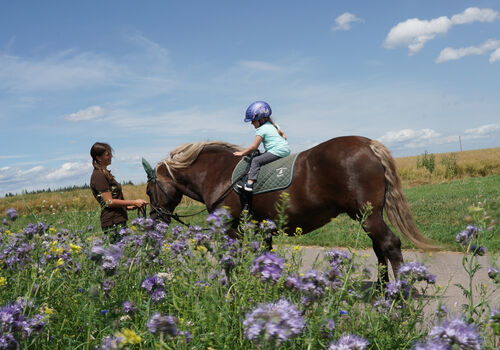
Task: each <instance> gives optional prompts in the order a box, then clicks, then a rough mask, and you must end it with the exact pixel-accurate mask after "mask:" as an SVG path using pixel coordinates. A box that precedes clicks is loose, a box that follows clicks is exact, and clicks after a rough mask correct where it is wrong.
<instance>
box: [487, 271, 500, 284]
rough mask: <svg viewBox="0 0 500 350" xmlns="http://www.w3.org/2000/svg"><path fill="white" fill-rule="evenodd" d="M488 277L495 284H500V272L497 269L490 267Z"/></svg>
mask: <svg viewBox="0 0 500 350" xmlns="http://www.w3.org/2000/svg"><path fill="white" fill-rule="evenodd" d="M488 277H489V278H491V279H492V280H493V281H494V282H495V283H500V270H499V269H498V268H496V267H490V268H489V269H488Z"/></svg>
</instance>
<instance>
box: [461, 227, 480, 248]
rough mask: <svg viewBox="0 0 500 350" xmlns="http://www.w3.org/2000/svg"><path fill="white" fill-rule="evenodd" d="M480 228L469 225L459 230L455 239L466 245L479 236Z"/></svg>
mask: <svg viewBox="0 0 500 350" xmlns="http://www.w3.org/2000/svg"><path fill="white" fill-rule="evenodd" d="M479 231H480V229H479V228H478V227H477V226H474V225H467V227H466V228H465V230H463V231H461V232H459V233H458V234H457V236H456V237H455V240H456V241H457V243H460V244H462V245H466V244H468V243H469V241H470V240H471V239H473V238H475V237H477V235H478V232H479Z"/></svg>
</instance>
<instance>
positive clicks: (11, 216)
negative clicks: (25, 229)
mask: <svg viewBox="0 0 500 350" xmlns="http://www.w3.org/2000/svg"><path fill="white" fill-rule="evenodd" d="M5 215H6V216H7V217H8V218H9V219H10V220H12V221H15V220H16V219H17V216H18V214H17V211H16V209H14V208H9V209H7V210H6V211H5Z"/></svg>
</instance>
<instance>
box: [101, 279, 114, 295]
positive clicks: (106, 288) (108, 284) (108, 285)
mask: <svg viewBox="0 0 500 350" xmlns="http://www.w3.org/2000/svg"><path fill="white" fill-rule="evenodd" d="M114 287H115V281H113V280H110V279H105V280H104V281H102V291H103V292H104V294H105V295H106V296H109V293H111V291H112V290H113V288H114Z"/></svg>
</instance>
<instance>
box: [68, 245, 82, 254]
mask: <svg viewBox="0 0 500 350" xmlns="http://www.w3.org/2000/svg"><path fill="white" fill-rule="evenodd" d="M69 247H70V248H71V251H72V252H73V253H76V254H78V253H80V251H81V250H82V247H80V246H79V245H76V244H73V243H70V244H69Z"/></svg>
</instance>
